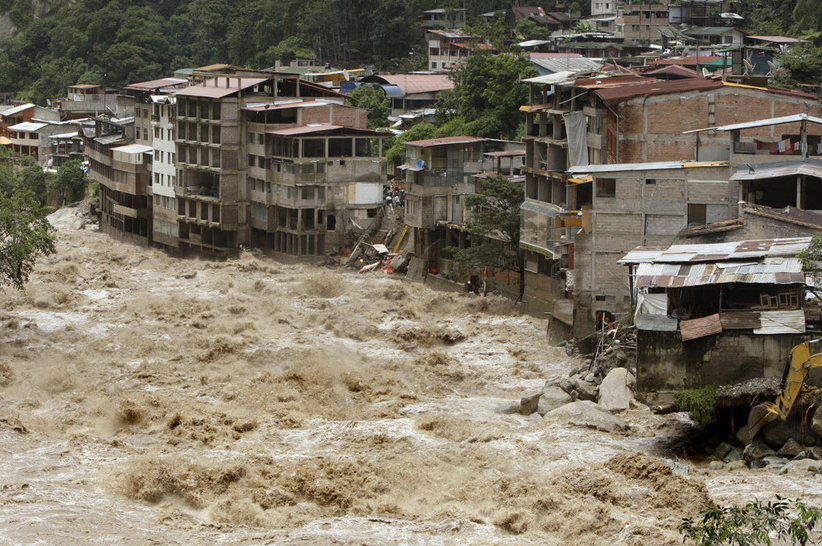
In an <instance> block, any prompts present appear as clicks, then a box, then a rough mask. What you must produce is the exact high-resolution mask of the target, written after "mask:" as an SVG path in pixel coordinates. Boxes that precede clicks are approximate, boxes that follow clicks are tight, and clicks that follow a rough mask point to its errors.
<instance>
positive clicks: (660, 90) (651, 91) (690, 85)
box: [594, 78, 723, 106]
mask: <svg viewBox="0 0 822 546" xmlns="http://www.w3.org/2000/svg"><path fill="white" fill-rule="evenodd" d="M722 87H723V84H722V82H721V81H714V80H708V79H702V78H685V79H681V80H667V81H654V82H649V83H645V84H635V85H623V86H619V87H609V88H604V89H596V90H595V91H594V92H595V93H596V94H597V95H599V97H600V98H601V99H602V100H603V101H605V104H607V105H608V106H611V105H613V104H616V103H620V102H626V101H628V100H630V99H633V98H636V97H643V96H653V95H667V94H670V93H686V92H688V91H709V90H711V89H720V88H722Z"/></svg>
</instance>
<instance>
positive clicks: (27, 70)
mask: <svg viewBox="0 0 822 546" xmlns="http://www.w3.org/2000/svg"><path fill="white" fill-rule="evenodd" d="M513 3H514V2H513V0H475V1H472V2H467V3H464V2H463V1H462V0H237V1H231V0H157V1H148V0H72V1H66V0H59V1H58V0H50V1H47V2H41V3H39V5H44V4H48V5H49V7H50V8H51V10H50V11H49V13H47V14H45V15H39V16H35V12H34V10H33V8H32V6H34V5H35V4H33V3H32V2H31V1H30V0H2V1H0V13H4V14H8V15H9V16H10V18H11V20H12V22H13V24H14V25H15V26H16V32H15V33H14V34H11V35H7V36H5V37H2V38H0V91H15V92H17V93H18V94H19V96H20V97H21V98H24V99H29V100H32V101H34V102H37V103H38V104H44V103H45V101H46V99H50V98H54V97H58V96H62V95H63V94H64V93H65V90H66V86H68V85H72V84H75V83H79V82H81V81H82V82H85V83H98V84H105V85H110V86H122V85H125V84H128V83H133V82H136V81H140V80H146V79H154V78H160V77H163V76H167V75H169V73H170V72H171V71H173V70H175V69H177V68H184V67H195V66H203V65H207V64H212V63H231V64H236V65H240V66H248V67H250V68H267V67H270V66H272V65H273V64H274V61H275V60H277V59H288V58H290V57H293V56H314V57H315V58H316V59H317V62H318V63H319V64H325V63H331V64H332V65H335V66H340V67H343V68H348V67H350V66H354V65H357V66H359V65H361V64H363V63H370V64H374V65H375V66H376V67H377V68H378V69H381V70H388V71H394V72H397V71H407V70H411V69H413V68H420V66H418V65H419V63H420V62H422V61H424V57H425V53H424V52H425V50H426V42H425V34H424V30H423V28H422V26H421V25H420V16H421V15H422V12H423V11H425V10H428V9H432V8H440V7H443V8H446V9H453V8H461V7H463V4H465V6H464V7H465V8H466V11H467V16H468V20H469V24H470V25H473V26H474V27H476V28H479V27H480V26H481V25H482V24H484V23H483V19H482V18H480V17H479V14H481V13H487V12H492V11H497V10H509V12H510V8H511V5H512V4H513ZM503 20H504V18H503V17H500V18H498V20H496V21H495V22H492V23H491V24H490V25H489V27H488V30H489V32H491V31H493V32H492V34H493V36H492V38H494V39H495V40H496V36H498V37H499V40H498V41H500V42H503V41H504V39H505V32H504V31H505V30H507V29H505V27H504V24H502V23H503Z"/></svg>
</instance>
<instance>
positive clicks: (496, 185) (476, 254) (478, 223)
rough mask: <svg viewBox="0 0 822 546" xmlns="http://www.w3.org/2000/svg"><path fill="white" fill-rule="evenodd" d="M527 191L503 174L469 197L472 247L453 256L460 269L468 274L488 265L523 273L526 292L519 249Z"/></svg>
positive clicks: (523, 259) (521, 277)
mask: <svg viewBox="0 0 822 546" xmlns="http://www.w3.org/2000/svg"><path fill="white" fill-rule="evenodd" d="M524 200H525V191H524V188H523V185H522V184H520V183H515V182H510V181H509V180H508V179H507V178H505V177H504V176H502V175H498V176H495V177H492V178H487V179H485V180H483V181H482V184H481V187H480V190H479V192H478V193H476V194H474V195H469V196H467V197H466V207H467V208H468V210H469V211H470V212H469V215H468V222H467V226H466V227H467V230H468V235H469V241H470V243H471V246H470V247H468V248H464V249H460V250H458V251H456V252H455V254H454V261H455V262H456V264H457V266H458V267H459V268H461V269H462V270H465V271H470V270H471V269H474V268H476V267H481V266H489V267H494V268H498V269H507V270H511V271H516V272H518V273H519V274H520V295H522V290H523V284H522V280H523V274H524V270H525V257H524V254H523V251H522V249H521V248H520V246H519V239H520V210H519V208H520V205H522V202H523V201H524Z"/></svg>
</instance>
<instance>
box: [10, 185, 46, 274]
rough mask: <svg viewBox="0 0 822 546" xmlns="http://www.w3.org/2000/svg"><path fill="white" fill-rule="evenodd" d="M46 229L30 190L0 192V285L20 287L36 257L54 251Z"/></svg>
mask: <svg viewBox="0 0 822 546" xmlns="http://www.w3.org/2000/svg"><path fill="white" fill-rule="evenodd" d="M50 229H51V227H50V226H49V223H48V221H47V220H46V219H45V218H44V217H43V210H42V209H41V207H40V203H39V200H38V199H37V197H36V196H35V195H34V194H33V193H31V192H27V191H22V192H16V193H13V194H12V195H10V196H7V195H0V285H5V284H11V285H12V286H14V287H16V288H22V287H23V285H24V284H25V283H26V281H28V279H29V275H30V274H31V272H32V270H33V269H34V264H35V261H36V260H37V258H39V257H40V256H43V255H47V254H51V253H52V252H54V239H53V237H52V236H51V234H50V233H49V231H50Z"/></svg>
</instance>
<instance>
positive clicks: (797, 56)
mask: <svg viewBox="0 0 822 546" xmlns="http://www.w3.org/2000/svg"><path fill="white" fill-rule="evenodd" d="M779 61H780V64H781V66H782V67H784V68H787V69H788V74H787V75H785V76H779V77H778V78H777V83H778V84H780V85H785V86H788V87H796V86H797V85H798V84H800V83H819V82H820V81H822V47H819V46H815V45H813V44H800V45H798V46H796V47H794V48H792V49H791V51H789V52H786V53H782V54H780V55H779Z"/></svg>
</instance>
